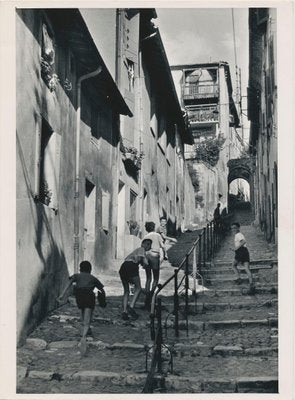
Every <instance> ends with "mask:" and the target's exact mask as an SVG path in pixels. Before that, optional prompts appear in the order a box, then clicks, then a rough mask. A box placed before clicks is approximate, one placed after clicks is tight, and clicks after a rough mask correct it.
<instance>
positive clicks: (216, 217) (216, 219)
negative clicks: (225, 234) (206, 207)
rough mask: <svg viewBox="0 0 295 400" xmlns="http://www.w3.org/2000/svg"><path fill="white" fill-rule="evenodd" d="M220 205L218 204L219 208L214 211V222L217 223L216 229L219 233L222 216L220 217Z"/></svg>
mask: <svg viewBox="0 0 295 400" xmlns="http://www.w3.org/2000/svg"><path fill="white" fill-rule="evenodd" d="M220 205H221V204H220V203H218V204H217V207H216V208H215V210H214V214H213V220H214V222H215V227H216V230H217V232H219V231H220V229H221V215H220Z"/></svg>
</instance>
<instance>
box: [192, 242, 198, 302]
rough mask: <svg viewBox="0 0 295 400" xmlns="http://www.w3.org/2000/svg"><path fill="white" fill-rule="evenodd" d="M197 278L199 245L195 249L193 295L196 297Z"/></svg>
mask: <svg viewBox="0 0 295 400" xmlns="http://www.w3.org/2000/svg"><path fill="white" fill-rule="evenodd" d="M196 279H197V245H195V246H194V250H193V282H194V284H193V297H194V299H195V298H196Z"/></svg>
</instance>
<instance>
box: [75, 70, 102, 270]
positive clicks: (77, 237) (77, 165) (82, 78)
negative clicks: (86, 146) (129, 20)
mask: <svg viewBox="0 0 295 400" xmlns="http://www.w3.org/2000/svg"><path fill="white" fill-rule="evenodd" d="M101 71H102V67H101V66H99V67H98V68H97V69H96V70H95V71H93V72H90V73H88V74H85V75H82V76H80V78H78V81H77V114H76V117H77V120H76V159H75V195H74V199H75V203H74V272H75V273H77V272H78V267H79V242H80V234H79V183H80V121H81V84H82V82H83V81H85V80H86V79H90V78H93V77H94V76H96V75H98V74H99V73H100V72H101Z"/></svg>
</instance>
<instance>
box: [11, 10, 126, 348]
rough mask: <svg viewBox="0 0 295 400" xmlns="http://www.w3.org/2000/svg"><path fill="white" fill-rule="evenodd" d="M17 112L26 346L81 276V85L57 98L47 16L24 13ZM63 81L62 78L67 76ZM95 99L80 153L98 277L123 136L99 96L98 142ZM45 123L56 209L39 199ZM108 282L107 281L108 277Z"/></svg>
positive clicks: (20, 307)
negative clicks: (77, 271)
mask: <svg viewBox="0 0 295 400" xmlns="http://www.w3.org/2000/svg"><path fill="white" fill-rule="evenodd" d="M16 37H17V41H16V66H17V68H16V87H17V93H16V107H17V112H16V115H17V118H16V128H17V153H16V180H17V196H16V204H17V206H16V209H17V215H16V218H17V229H16V231H17V248H16V252H17V266H16V269H17V337H18V341H20V342H21V341H22V340H23V339H24V338H25V337H26V335H27V334H28V333H29V332H30V331H31V330H32V329H33V328H34V327H35V326H36V324H37V323H38V322H40V320H41V319H42V318H43V317H44V316H45V315H46V314H47V312H48V311H50V310H52V309H53V308H54V307H56V297H57V296H58V295H59V293H60V292H61V288H62V287H63V286H64V284H65V282H66V280H67V278H68V276H69V275H71V274H72V273H73V272H74V267H73V255H74V251H73V244H74V242H73V234H74V182H75V132H76V109H75V94H76V90H75V81H76V77H75V76H72V82H73V89H72V91H71V92H70V93H68V92H65V90H64V89H63V87H62V82H61V84H59V85H58V86H57V88H56V90H55V91H53V92H50V91H49V89H48V87H47V86H46V84H45V82H44V81H43V79H42V78H41V75H40V57H41V47H40V43H41V11H39V10H32V9H27V10H21V9H19V10H18V11H17V13H16ZM64 50H65V49H64V48H63V47H60V48H59V47H58V50H57V51H58V52H59V54H58V55H59V58H58V59H59V62H62V61H63V60H65V58H66V57H65V54H64V53H63V52H64ZM61 78H62V76H61ZM88 98H89V95H88V91H87V87H84V86H83V96H82V121H81V153H80V161H81V162H80V191H79V207H80V212H79V215H80V220H79V226H80V242H79V248H80V252H79V255H80V260H82V259H83V257H84V255H83V249H84V243H83V237H84V200H85V199H84V198H85V178H86V177H87V178H88V179H89V180H90V181H91V182H92V183H93V184H94V185H95V186H96V196H97V198H96V202H95V217H96V218H95V237H94V240H93V243H92V246H93V249H92V254H93V257H92V258H91V261H92V262H93V267H94V273H99V274H100V272H101V270H102V269H105V268H108V259H109V258H110V256H111V254H112V248H113V247H112V246H113V239H114V235H113V231H114V230H115V227H116V225H115V224H111V222H110V229H109V232H108V234H106V233H105V232H104V231H102V229H101V215H102V209H101V192H102V190H104V191H106V192H108V193H109V194H110V206H109V210H110V215H109V219H110V221H113V219H114V215H113V212H112V208H113V195H114V193H116V191H114V186H117V185H116V184H115V183H114V181H113V180H112V179H110V176H111V171H112V170H113V165H114V164H115V163H116V157H117V156H116V154H117V140H118V139H117V134H116V133H115V132H114V130H113V122H112V121H116V119H118V117H117V116H116V114H113V115H112V113H111V110H110V108H111V106H110V105H107V104H105V103H104V102H103V101H102V100H101V99H99V95H98V97H97V101H101V103H100V106H101V108H102V109H103V110H104V111H105V112H108V113H109V114H108V115H109V117H108V118H107V124H106V126H107V129H106V130H105V131H104V132H103V134H102V135H101V138H100V139H99V143H95V144H94V142H93V141H92V138H91V133H90V127H89V106H88V103H87V101H86V100H88ZM42 118H43V119H44V120H46V121H47V123H48V124H49V126H50V127H51V129H52V130H53V131H54V134H55V137H56V142H57V143H59V146H58V151H56V154H55V160H54V161H53V166H54V180H55V181H56V185H55V186H56V193H55V197H56V204H55V206H54V208H53V207H52V206H51V204H50V205H49V206H47V205H45V204H43V203H41V202H40V201H38V200H35V199H34V197H35V194H36V188H37V187H38V184H37V178H38V168H37V161H38V137H39V135H40V131H41V129H42V128H41V126H42ZM102 280H103V279H102Z"/></svg>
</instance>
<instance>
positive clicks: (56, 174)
mask: <svg viewBox="0 0 295 400" xmlns="http://www.w3.org/2000/svg"><path fill="white" fill-rule="evenodd" d="M53 135H54V136H55V165H54V190H53V193H52V205H51V207H52V208H53V209H54V210H57V209H58V199H59V172H60V149H61V145H60V144H61V136H60V135H58V134H57V133H55V132H53Z"/></svg>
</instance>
